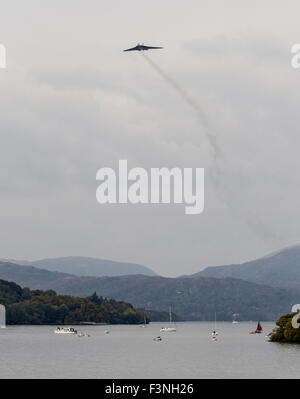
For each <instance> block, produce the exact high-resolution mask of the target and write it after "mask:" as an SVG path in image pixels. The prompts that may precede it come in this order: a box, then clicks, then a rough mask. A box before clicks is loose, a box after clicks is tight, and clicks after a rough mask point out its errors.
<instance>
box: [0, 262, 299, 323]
mask: <svg viewBox="0 0 300 399" xmlns="http://www.w3.org/2000/svg"><path fill="white" fill-rule="evenodd" d="M0 278H2V279H4V280H7V281H13V282H15V283H17V284H19V285H21V286H22V287H29V288H31V289H41V290H49V289H52V290H55V291H56V292H57V293H59V294H64V295H72V296H81V297H86V296H90V295H92V294H93V293H94V292H96V293H97V295H98V296H103V297H107V298H113V299H116V300H119V301H125V302H129V303H132V304H133V305H134V306H135V307H137V308H140V309H146V310H147V309H151V310H152V311H156V312H168V309H169V307H170V306H172V311H173V312H174V313H175V314H176V315H178V317H180V318H181V319H184V320H213V317H214V313H215V312H217V315H218V320H232V314H233V313H239V315H240V320H276V319H277V318H278V317H279V316H280V315H281V314H284V313H286V312H289V311H290V308H291V306H292V305H293V304H294V303H297V301H298V302H299V300H298V298H299V297H298V295H297V294H294V293H292V292H290V291H289V290H284V289H280V288H273V287H269V286H266V285H259V284H254V283H251V282H248V281H244V280H240V279H233V278H211V277H194V278H167V277H160V276H145V275H131V276H117V277H89V276H83V277H78V276H72V275H70V274H66V273H60V272H51V271H49V270H43V269H38V268H36V267H33V266H24V265H16V264H13V263H8V262H0Z"/></svg>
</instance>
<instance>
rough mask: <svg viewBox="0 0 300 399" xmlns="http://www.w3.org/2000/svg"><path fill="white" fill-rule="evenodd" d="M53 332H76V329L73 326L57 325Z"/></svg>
mask: <svg viewBox="0 0 300 399" xmlns="http://www.w3.org/2000/svg"><path fill="white" fill-rule="evenodd" d="M54 332H55V334H77V330H75V329H74V328H73V327H57V328H56V330H54Z"/></svg>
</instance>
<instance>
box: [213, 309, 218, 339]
mask: <svg viewBox="0 0 300 399" xmlns="http://www.w3.org/2000/svg"><path fill="white" fill-rule="evenodd" d="M211 335H212V340H213V341H216V340H217V335H218V331H217V314H216V313H215V327H214V330H213V332H212V333H211Z"/></svg>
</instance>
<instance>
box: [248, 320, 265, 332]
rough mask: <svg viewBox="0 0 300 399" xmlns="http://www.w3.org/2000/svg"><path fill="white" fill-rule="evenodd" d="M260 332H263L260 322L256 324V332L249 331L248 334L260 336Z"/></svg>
mask: <svg viewBox="0 0 300 399" xmlns="http://www.w3.org/2000/svg"><path fill="white" fill-rule="evenodd" d="M262 330H263V329H262V326H261V324H260V322H258V323H257V327H256V330H254V331H251V332H250V334H260V333H261V332H262Z"/></svg>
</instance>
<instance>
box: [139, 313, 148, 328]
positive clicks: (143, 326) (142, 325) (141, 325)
mask: <svg viewBox="0 0 300 399" xmlns="http://www.w3.org/2000/svg"><path fill="white" fill-rule="evenodd" d="M140 327H142V328H146V327H147V325H146V315H145V312H144V324H140Z"/></svg>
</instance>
